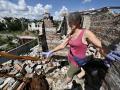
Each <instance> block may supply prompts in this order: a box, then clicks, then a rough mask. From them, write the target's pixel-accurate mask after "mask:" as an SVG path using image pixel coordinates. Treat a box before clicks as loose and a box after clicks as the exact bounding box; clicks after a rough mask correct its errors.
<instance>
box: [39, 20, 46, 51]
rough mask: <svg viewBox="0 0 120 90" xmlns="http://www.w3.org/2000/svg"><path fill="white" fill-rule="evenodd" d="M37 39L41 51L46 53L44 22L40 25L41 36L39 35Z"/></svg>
mask: <svg viewBox="0 0 120 90" xmlns="http://www.w3.org/2000/svg"><path fill="white" fill-rule="evenodd" d="M39 39H40V41H41V45H42V51H43V52H47V51H48V45H47V39H46V32H45V24H44V20H43V24H42V35H40V37H39Z"/></svg>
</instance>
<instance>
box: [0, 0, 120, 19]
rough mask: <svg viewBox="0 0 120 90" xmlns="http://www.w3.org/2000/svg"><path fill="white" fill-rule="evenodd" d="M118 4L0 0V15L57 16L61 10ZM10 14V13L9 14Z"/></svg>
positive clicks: (117, 2) (113, 0)
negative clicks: (48, 13)
mask: <svg viewBox="0 0 120 90" xmlns="http://www.w3.org/2000/svg"><path fill="white" fill-rule="evenodd" d="M105 6H120V0H0V13H2V14H1V16H4V15H7V13H9V16H15V17H16V16H18V17H22V16H23V17H26V18H27V17H28V18H38V17H40V15H42V13H44V11H45V10H46V11H47V12H50V13H51V14H52V15H53V16H55V18H59V17H60V16H59V14H60V13H61V12H62V11H82V10H89V9H98V8H101V7H105ZM10 14H11V15H10Z"/></svg>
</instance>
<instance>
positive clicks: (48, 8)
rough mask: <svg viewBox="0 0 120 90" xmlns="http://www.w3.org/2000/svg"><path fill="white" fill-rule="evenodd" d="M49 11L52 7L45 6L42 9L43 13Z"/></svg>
mask: <svg viewBox="0 0 120 90" xmlns="http://www.w3.org/2000/svg"><path fill="white" fill-rule="evenodd" d="M50 9H52V6H51V5H49V4H47V5H46V6H45V7H44V10H45V12H50Z"/></svg>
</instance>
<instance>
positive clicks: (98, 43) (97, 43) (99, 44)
mask: <svg viewBox="0 0 120 90" xmlns="http://www.w3.org/2000/svg"><path fill="white" fill-rule="evenodd" d="M85 35H86V38H88V40H89V41H90V42H91V43H93V44H94V45H95V46H96V47H97V48H99V49H98V50H99V51H100V53H101V54H102V55H103V56H106V50H105V49H104V47H103V45H102V42H101V41H100V40H99V39H98V38H97V37H96V35H95V34H94V33H93V32H91V31H90V30H86V33H85Z"/></svg>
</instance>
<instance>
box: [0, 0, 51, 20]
mask: <svg viewBox="0 0 120 90" xmlns="http://www.w3.org/2000/svg"><path fill="white" fill-rule="evenodd" d="M50 9H52V6H51V5H48V4H47V5H45V6H43V5H42V4H40V3H38V4H36V5H35V6H29V5H27V4H26V2H25V0H18V4H14V3H12V2H10V0H0V16H1V17H5V16H9V17H17V18H20V17H25V18H30V19H37V18H40V17H41V15H42V14H43V13H44V12H45V11H47V12H49V11H50Z"/></svg>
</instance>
